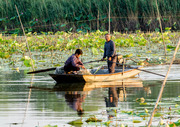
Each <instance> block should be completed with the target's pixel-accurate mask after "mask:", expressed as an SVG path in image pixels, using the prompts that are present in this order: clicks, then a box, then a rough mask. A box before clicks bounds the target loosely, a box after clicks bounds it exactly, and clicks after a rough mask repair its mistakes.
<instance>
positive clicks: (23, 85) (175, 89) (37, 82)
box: [0, 65, 180, 127]
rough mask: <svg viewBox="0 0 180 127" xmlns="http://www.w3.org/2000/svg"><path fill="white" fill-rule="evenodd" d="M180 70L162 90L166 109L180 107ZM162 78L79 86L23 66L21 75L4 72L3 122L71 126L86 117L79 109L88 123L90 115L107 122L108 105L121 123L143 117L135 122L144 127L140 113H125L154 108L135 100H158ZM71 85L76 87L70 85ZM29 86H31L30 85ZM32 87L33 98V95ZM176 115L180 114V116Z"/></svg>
mask: <svg viewBox="0 0 180 127" xmlns="http://www.w3.org/2000/svg"><path fill="white" fill-rule="evenodd" d="M168 67H169V66H167V65H164V66H156V67H146V68H144V69H146V70H149V71H153V72H155V73H160V74H163V75H166V73H167V70H168ZM179 72H180V65H173V66H172V69H171V72H170V74H169V78H168V81H167V83H166V86H165V89H164V92H163V99H162V105H163V104H164V107H166V108H167V107H169V106H170V105H175V104H179V105H180V102H179V100H178V99H177V97H178V96H179V93H180V92H179V91H180V73H179ZM31 80H32V82H31ZM163 80H164V78H163V77H160V76H156V75H152V74H148V73H145V72H141V73H140V77H137V78H133V79H128V80H124V81H123V83H122V81H119V82H112V83H95V84H79V85H77V84H75V85H76V86H75V87H74V84H64V86H58V85H55V82H54V81H53V80H52V79H51V78H50V76H48V73H42V74H37V75H35V76H34V77H33V76H31V75H26V73H25V72H24V71H23V70H20V73H18V72H17V71H15V70H14V71H12V70H9V71H7V70H6V71H5V70H1V73H0V125H1V126H2V127H10V126H11V127H19V126H21V125H22V123H23V125H24V127H35V126H38V125H39V126H44V125H48V124H50V125H58V127H61V126H63V125H64V126H67V127H68V126H71V125H69V124H67V123H68V122H70V121H73V120H76V119H79V118H81V117H80V115H78V112H77V111H76V110H77V109H78V108H79V109H82V110H83V111H82V113H84V114H83V117H82V120H83V121H85V120H86V119H87V118H89V117H90V116H91V115H96V116H97V117H98V118H100V119H102V120H103V121H107V120H108V116H110V115H109V114H108V113H107V109H109V108H108V107H109V106H111V107H115V109H116V110H117V111H118V115H117V119H118V122H120V123H124V124H125V125H126V124H128V125H129V126H133V123H132V119H138V120H141V121H142V122H141V123H140V124H134V125H135V126H140V125H145V123H147V120H142V118H141V117H137V116H134V118H133V117H132V116H130V115H127V114H123V113H121V111H132V110H133V111H139V112H142V111H143V110H144V108H147V109H148V110H149V111H150V110H152V108H153V106H154V105H147V106H140V105H139V103H137V102H136V98H141V97H144V98H145V100H146V102H147V103H152V102H155V101H156V99H157V96H158V94H159V90H160V87H161V84H162V81H163ZM67 85H69V86H70V88H71V89H69V87H68V88H67V87H66V86H67ZM30 86H32V88H31V89H30V88H29V87H30ZM83 86H84V87H83ZM101 86H103V88H101ZM110 86H113V87H110ZM122 86H124V87H122ZM30 90H31V91H30ZM29 91H30V92H31V96H30V98H29V99H28V95H29ZM28 101H29V103H28ZM152 104H154V103H152ZM172 108H173V107H172ZM80 113H81V112H80ZM80 113H79V114H80ZM176 115H177V114H176ZM112 116H113V115H112ZM177 117H178V118H179V117H180V116H179V115H177ZM115 119H116V118H115V117H112V120H114V121H116V120H115ZM176 120H177V119H175V121H176ZM158 121H159V118H158V119H155V121H154V123H155V124H157V123H158ZM116 122H117V121H116ZM112 124H114V123H112ZM82 126H88V124H87V123H86V122H84V124H83V125H82ZM89 126H92V125H89Z"/></svg>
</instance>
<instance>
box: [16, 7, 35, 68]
mask: <svg viewBox="0 0 180 127" xmlns="http://www.w3.org/2000/svg"><path fill="white" fill-rule="evenodd" d="M15 7H16V11H17V14H18V17H19V21H20V23H21V28H22V30H23V34H24V37H25V39H26V46H27V49H28V53H29V57H30V58H31V64H32V69H33V71H35V69H34V64H33V61H32V56H31V52H30V50H29V45H28V41H27V37H26V34H25V31H24V27H23V24H22V21H21V18H20V15H19V11H18V8H17V6H16V5H15Z"/></svg>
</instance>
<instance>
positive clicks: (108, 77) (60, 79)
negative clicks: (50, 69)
mask: <svg viewBox="0 0 180 127" xmlns="http://www.w3.org/2000/svg"><path fill="white" fill-rule="evenodd" d="M139 73H140V71H139V70H137V69H129V70H127V71H124V72H117V73H112V74H92V75H82V74H49V75H50V76H51V77H52V78H53V79H54V80H55V81H56V82H57V83H64V82H65V83H75V82H110V81H116V80H121V79H125V78H130V77H134V76H135V75H137V74H139Z"/></svg>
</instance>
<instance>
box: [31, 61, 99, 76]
mask: <svg viewBox="0 0 180 127" xmlns="http://www.w3.org/2000/svg"><path fill="white" fill-rule="evenodd" d="M100 61H102V60H94V61H88V62H84V63H83V64H87V63H92V62H100ZM61 69H63V67H61ZM52 70H56V67H53V68H47V69H42V70H37V71H32V72H28V73H27V74H35V73H41V72H46V71H52Z"/></svg>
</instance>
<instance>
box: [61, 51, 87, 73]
mask: <svg viewBox="0 0 180 127" xmlns="http://www.w3.org/2000/svg"><path fill="white" fill-rule="evenodd" d="M82 54H83V52H82V50H81V49H77V50H76V51H75V54H72V55H71V56H70V57H69V58H68V59H67V60H66V62H65V65H64V71H65V72H66V74H71V73H72V74H76V73H77V71H79V70H80V68H83V69H85V67H84V65H83V63H82V62H81V60H80V59H79V57H80V56H81V55H82Z"/></svg>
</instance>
